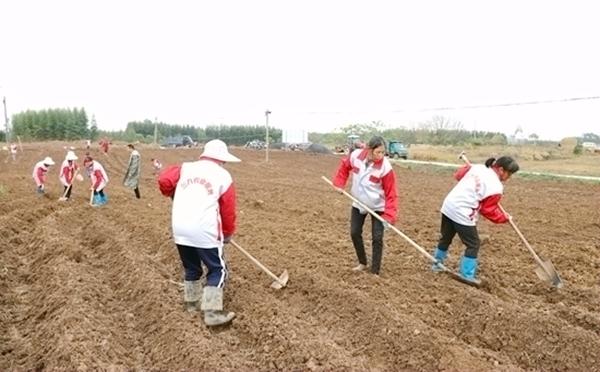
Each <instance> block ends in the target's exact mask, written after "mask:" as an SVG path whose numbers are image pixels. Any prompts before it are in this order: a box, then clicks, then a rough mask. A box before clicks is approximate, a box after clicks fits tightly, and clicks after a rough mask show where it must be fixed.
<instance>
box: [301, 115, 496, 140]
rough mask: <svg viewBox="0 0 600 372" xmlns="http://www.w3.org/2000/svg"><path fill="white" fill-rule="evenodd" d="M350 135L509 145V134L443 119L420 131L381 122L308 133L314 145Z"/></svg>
mask: <svg viewBox="0 0 600 372" xmlns="http://www.w3.org/2000/svg"><path fill="white" fill-rule="evenodd" d="M349 134H356V135H359V136H360V138H361V139H362V140H363V141H368V140H369V139H370V138H371V137H373V136H375V135H378V136H382V137H383V138H384V139H386V140H398V141H402V142H404V143H406V144H430V145H464V144H473V145H502V144H506V143H507V138H506V135H505V134H503V133H496V132H484V131H468V130H465V129H463V128H462V125H461V124H460V123H459V122H454V123H453V122H449V121H447V119H444V118H442V117H434V118H433V119H432V120H431V121H429V122H424V123H421V124H420V125H419V126H418V127H417V128H410V129H409V128H385V127H384V125H383V123H381V122H379V121H375V122H371V123H362V124H350V125H347V126H344V127H342V128H339V130H337V131H336V132H331V133H309V136H308V139H309V141H311V142H318V143H324V144H335V145H338V144H344V143H346V141H347V136H348V135H349Z"/></svg>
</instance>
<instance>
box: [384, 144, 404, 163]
mask: <svg viewBox="0 0 600 372" xmlns="http://www.w3.org/2000/svg"><path fill="white" fill-rule="evenodd" d="M386 155H387V156H389V157H392V158H395V159H398V158H402V159H408V148H406V146H405V145H404V143H402V142H400V141H388V148H387V152H386Z"/></svg>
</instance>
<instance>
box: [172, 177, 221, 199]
mask: <svg viewBox="0 0 600 372" xmlns="http://www.w3.org/2000/svg"><path fill="white" fill-rule="evenodd" d="M179 185H180V186H181V188H182V189H184V190H185V189H186V188H187V187H188V186H190V185H202V186H204V188H205V189H206V192H207V193H208V195H212V194H213V187H212V184H211V183H210V182H209V181H207V180H206V179H204V178H200V177H194V178H188V179H186V180H183V181H181V182H179Z"/></svg>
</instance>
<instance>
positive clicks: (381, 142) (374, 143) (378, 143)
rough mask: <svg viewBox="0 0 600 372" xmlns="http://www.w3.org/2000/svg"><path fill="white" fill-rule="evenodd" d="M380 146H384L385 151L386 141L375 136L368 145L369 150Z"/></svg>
mask: <svg viewBox="0 0 600 372" xmlns="http://www.w3.org/2000/svg"><path fill="white" fill-rule="evenodd" d="M380 146H383V148H384V149H385V140H384V139H383V137H381V136H373V137H372V138H371V139H370V140H369V143H367V148H369V149H371V150H373V149H376V148H378V147H380Z"/></svg>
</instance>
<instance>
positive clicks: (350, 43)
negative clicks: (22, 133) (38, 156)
mask: <svg viewBox="0 0 600 372" xmlns="http://www.w3.org/2000/svg"><path fill="white" fill-rule="evenodd" d="M0 12H1V14H2V16H1V17H0V40H1V41H2V42H1V44H0V48H1V49H0V55H1V57H0V95H2V96H6V98H7V105H8V111H9V116H10V115H11V114H14V113H17V112H20V111H23V110H26V109H34V110H38V109H43V108H58V107H84V108H86V110H87V112H88V114H89V115H90V116H91V115H92V114H93V115H95V116H96V120H97V122H98V125H99V126H100V128H101V129H110V130H116V129H124V128H125V126H126V124H127V122H128V121H134V120H144V119H151V120H153V119H154V118H158V119H159V120H160V121H164V122H168V123H178V124H192V125H199V126H204V125H210V124H225V125H232V124H264V123H265V115H264V112H265V110H266V109H267V108H268V109H269V110H271V111H272V114H271V115H270V117H269V122H270V124H271V125H272V126H275V127H280V128H286V127H299V126H300V127H302V128H305V129H307V130H310V131H317V130H318V131H327V130H332V129H334V128H336V127H340V126H343V125H346V124H351V123H365V122H371V121H377V120H379V121H382V122H383V123H385V124H386V125H387V126H405V127H411V126H413V125H416V124H417V123H418V122H419V121H424V120H428V119H430V118H431V117H432V116H434V115H442V116H444V117H447V118H448V119H450V120H452V121H460V122H461V123H462V124H463V127H464V128H465V129H468V130H471V129H477V130H491V131H500V132H504V133H507V134H510V133H513V132H514V131H515V130H516V128H517V127H519V126H520V127H522V128H523V131H524V133H525V135H529V134H531V133H536V134H538V135H539V136H540V137H542V138H548V139H559V138H562V137H563V136H568V135H581V134H582V133H584V132H595V133H599V134H600V128H598V127H599V124H600V99H587V100H578V101H564V100H565V99H570V98H580V97H598V96H600V72H599V68H600V52H598V41H597V38H598V35H600V22H598V14H599V13H598V11H597V6H596V2H594V1H572V0H570V1H512V0H509V1H506V0H503V1H481V0H479V1H475V0H474V1H456V0H452V1H423V0H419V1H410V2H409V1H400V0H397V1H393V0H390V1H377V0H368V1H351V0H340V1H337V0H335V1H333V0H331V1H328V0H314V1H313V0H302V1H285V0H272V1H269V0H239V1H227V0H219V1H215V0H212V1H200V0H198V1H192V0H190V1H180V0H169V1H127V0H119V1H113V0H103V1H94V2H91V1H85V0H72V1H69V0H52V1H31V0H3V1H2V6H1V7H0ZM532 101H552V102H549V103H543V104H537V105H516V106H501V107H482V108H471V109H453V110H447V111H441V110H434V109H436V108H440V107H452V108H464V107H472V106H490V105H500V104H508V103H523V102H532ZM551 127H555V128H551Z"/></svg>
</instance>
